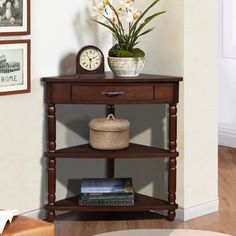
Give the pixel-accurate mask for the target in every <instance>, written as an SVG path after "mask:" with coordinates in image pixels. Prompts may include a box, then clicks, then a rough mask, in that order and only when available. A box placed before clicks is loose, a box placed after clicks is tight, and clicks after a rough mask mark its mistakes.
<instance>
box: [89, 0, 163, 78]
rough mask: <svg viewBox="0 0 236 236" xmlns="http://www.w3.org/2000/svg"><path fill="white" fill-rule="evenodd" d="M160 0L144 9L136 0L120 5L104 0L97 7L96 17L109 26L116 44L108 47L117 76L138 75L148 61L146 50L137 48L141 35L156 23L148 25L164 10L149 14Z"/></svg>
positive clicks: (126, 1)
mask: <svg viewBox="0 0 236 236" xmlns="http://www.w3.org/2000/svg"><path fill="white" fill-rule="evenodd" d="M158 2H159V0H155V1H153V2H152V3H151V4H150V5H149V6H148V7H147V8H146V9H145V10H144V11H140V10H138V9H137V8H135V6H134V5H135V4H134V0H121V1H120V4H121V5H120V6H119V7H115V6H113V5H112V4H111V3H110V2H109V0H103V1H102V2H100V3H99V4H98V5H97V6H96V7H94V13H93V17H96V18H93V21H95V22H96V23H98V24H100V25H102V26H104V27H106V28H108V29H109V30H110V31H111V32H112V34H113V36H114V38H115V42H116V43H115V45H114V46H113V47H112V48H111V49H110V50H109V53H108V55H109V57H108V64H109V66H110V67H111V70H112V71H113V72H114V73H115V74H116V75H118V76H136V75H138V74H139V73H140V72H141V71H142V69H143V67H144V63H145V59H144V58H145V52H144V51H143V50H142V49H140V48H137V47H136V45H137V44H138V43H139V42H138V40H139V39H140V37H142V36H144V35H146V34H148V33H150V32H151V31H153V30H154V27H151V28H148V29H145V26H146V25H147V24H148V23H150V22H151V21H152V20H153V19H155V18H156V17H158V16H160V15H162V14H163V13H165V11H160V12H156V13H154V14H152V15H150V16H147V17H146V14H147V12H148V11H149V10H150V9H151V8H152V7H154V6H155V5H156V4H157V3H158Z"/></svg>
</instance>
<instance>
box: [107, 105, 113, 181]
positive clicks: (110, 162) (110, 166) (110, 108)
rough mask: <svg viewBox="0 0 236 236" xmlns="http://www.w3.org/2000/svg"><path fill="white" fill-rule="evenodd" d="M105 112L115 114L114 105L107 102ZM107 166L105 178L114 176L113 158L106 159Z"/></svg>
mask: <svg viewBox="0 0 236 236" xmlns="http://www.w3.org/2000/svg"><path fill="white" fill-rule="evenodd" d="M106 114H107V115H109V114H113V115H115V105H113V104H109V105H107V111H106ZM106 162H107V166H106V176H107V178H114V175H115V159H107V161H106Z"/></svg>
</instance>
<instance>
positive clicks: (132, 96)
mask: <svg viewBox="0 0 236 236" xmlns="http://www.w3.org/2000/svg"><path fill="white" fill-rule="evenodd" d="M134 100H135V101H148V100H154V86H153V85H139V86H135V85H134V86H133V85H126V86H119V85H114V86H112V85H111V86H110V85H104V86H101V85H98V86H86V85H74V86H72V101H134Z"/></svg>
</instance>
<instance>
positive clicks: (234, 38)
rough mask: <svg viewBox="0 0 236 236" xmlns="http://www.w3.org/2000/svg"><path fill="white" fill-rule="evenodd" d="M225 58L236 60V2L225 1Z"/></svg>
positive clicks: (233, 0) (232, 0) (231, 0)
mask: <svg viewBox="0 0 236 236" xmlns="http://www.w3.org/2000/svg"><path fill="white" fill-rule="evenodd" d="M222 15H223V57H226V58H236V1H235V0H223V14H222Z"/></svg>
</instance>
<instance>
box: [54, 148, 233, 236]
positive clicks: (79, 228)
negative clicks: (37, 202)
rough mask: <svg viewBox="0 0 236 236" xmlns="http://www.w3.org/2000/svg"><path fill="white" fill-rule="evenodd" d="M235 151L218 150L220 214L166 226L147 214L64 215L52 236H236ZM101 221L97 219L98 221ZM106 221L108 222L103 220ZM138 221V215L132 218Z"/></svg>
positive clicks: (57, 222) (164, 221)
mask: <svg viewBox="0 0 236 236" xmlns="http://www.w3.org/2000/svg"><path fill="white" fill-rule="evenodd" d="M235 183H236V149H233V148H228V147H223V146H220V147H219V197H220V210H219V212H217V213H213V214H209V215H206V216H203V217H199V218H196V219H193V220H189V221H186V222H181V221H177V220H176V221H174V222H169V221H167V220H165V219H163V218H162V217H158V218H157V219H155V218H154V219H153V215H152V214H147V215H146V216H145V217H146V218H145V219H142V220H140V219H135V217H134V218H132V217H133V216H130V215H127V218H128V219H129V220H127V219H123V220H117V219H120V218H119V215H118V214H117V215H116V214H115V215H114V214H112V215H104V214H102V215H100V216H96V215H94V217H93V219H92V220H91V219H90V220H88V218H87V216H86V215H78V214H76V213H68V214H64V215H61V216H58V217H57V219H56V221H55V228H56V236H66V235H69V236H75V235H76V236H90V235H94V234H98V233H104V232H109V231H117V230H126V229H145V228H151V229H157V228H158V229H175V228H176V229H177V228H179V229H201V230H210V231H217V232H221V233H226V234H231V235H236V198H235V196H236V188H235ZM99 217H101V218H99ZM106 217H108V219H106ZM136 217H138V215H136Z"/></svg>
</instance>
